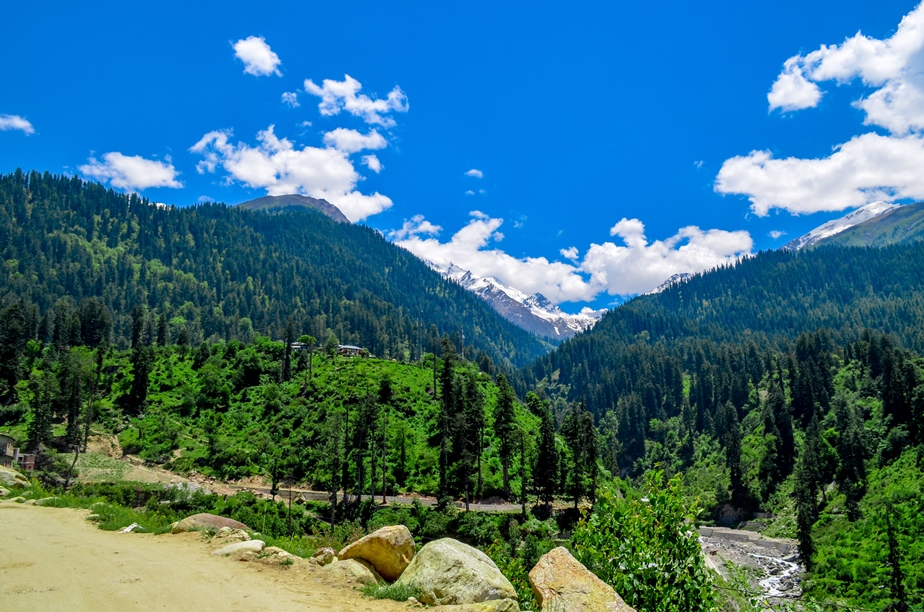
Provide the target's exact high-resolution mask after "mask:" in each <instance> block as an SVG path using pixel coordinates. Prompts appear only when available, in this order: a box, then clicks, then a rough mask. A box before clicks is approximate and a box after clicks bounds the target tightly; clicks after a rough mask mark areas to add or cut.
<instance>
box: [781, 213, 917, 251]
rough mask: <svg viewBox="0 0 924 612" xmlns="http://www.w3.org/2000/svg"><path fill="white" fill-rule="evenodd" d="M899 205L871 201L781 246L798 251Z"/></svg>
mask: <svg viewBox="0 0 924 612" xmlns="http://www.w3.org/2000/svg"><path fill="white" fill-rule="evenodd" d="M899 206H901V204H889V203H888V202H873V203H872V204H867V205H866V206H861V207H860V208H858V209H856V210H854V211H851V212H850V213H848V214H846V215H844V216H843V217H840V218H839V219H832V220H831V221H828V222H827V223H824V224H822V225H819V226H818V227H816V228H815V229H813V230H812V231H810V232H809V233H807V234H804V235H802V236H799V237H798V238H796V239H795V240H790V241H789V242H787V243H786V244H784V245H783V247H782V248H783V249H786V250H789V251H798V250H799V249H803V248H805V247H807V246H811V245H813V244H815V243H816V242H819V241H820V240H823V239H824V238H828V237H830V236H834V235H835V234H840V233H841V232H843V231H844V230H846V229H850V228H851V227H853V226H854V225H859V224H861V223H863V222H864V221H869V220H870V219H873V218H875V217H878V216H880V215H883V214H885V213H887V212H889V211H890V210H892V209H895V208H898V207H899Z"/></svg>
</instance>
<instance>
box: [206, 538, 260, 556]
mask: <svg viewBox="0 0 924 612" xmlns="http://www.w3.org/2000/svg"><path fill="white" fill-rule="evenodd" d="M265 546H266V543H265V542H264V541H263V540H247V541H246V542H235V543H234V544H228V545H227V546H225V547H224V548H219V549H218V550H213V551H212V554H213V555H230V554H232V553H240V552H255V553H258V552H262V551H263V548H264V547H265Z"/></svg>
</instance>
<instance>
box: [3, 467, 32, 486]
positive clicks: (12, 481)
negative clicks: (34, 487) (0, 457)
mask: <svg viewBox="0 0 924 612" xmlns="http://www.w3.org/2000/svg"><path fill="white" fill-rule="evenodd" d="M0 485H3V486H4V487H28V486H29V479H28V478H26V477H25V476H23V475H22V474H20V473H19V472H17V471H16V470H13V469H10V468H8V467H5V466H2V465H0Z"/></svg>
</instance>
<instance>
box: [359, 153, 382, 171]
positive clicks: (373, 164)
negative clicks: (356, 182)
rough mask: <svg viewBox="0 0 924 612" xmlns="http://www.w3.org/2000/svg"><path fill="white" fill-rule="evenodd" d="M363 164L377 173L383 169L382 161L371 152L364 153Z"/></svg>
mask: <svg viewBox="0 0 924 612" xmlns="http://www.w3.org/2000/svg"><path fill="white" fill-rule="evenodd" d="M363 164H364V165H365V166H366V167H367V168H369V169H370V170H372V171H373V172H375V173H376V174H378V173H379V172H381V171H382V162H381V161H380V160H379V158H378V157H376V156H375V155H372V154H371V153H370V154H369V155H363Z"/></svg>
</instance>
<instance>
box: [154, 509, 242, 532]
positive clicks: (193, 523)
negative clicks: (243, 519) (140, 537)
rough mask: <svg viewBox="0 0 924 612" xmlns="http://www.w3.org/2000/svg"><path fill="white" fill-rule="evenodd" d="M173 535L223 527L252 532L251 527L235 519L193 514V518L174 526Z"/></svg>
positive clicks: (188, 517)
mask: <svg viewBox="0 0 924 612" xmlns="http://www.w3.org/2000/svg"><path fill="white" fill-rule="evenodd" d="M172 527H173V533H183V532H185V531H205V530H208V531H218V530H220V529H221V528H222V527H230V528H231V529H244V530H246V531H250V527H248V526H247V525H245V524H244V523H239V522H238V521H235V520H234V519H229V518H226V517H224V516H217V515H215V514H207V513H204V512H203V513H202V514H193V515H192V516H187V517H186V518H184V519H183V520H182V521H177V522H176V523H174V524H173V525H172Z"/></svg>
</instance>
